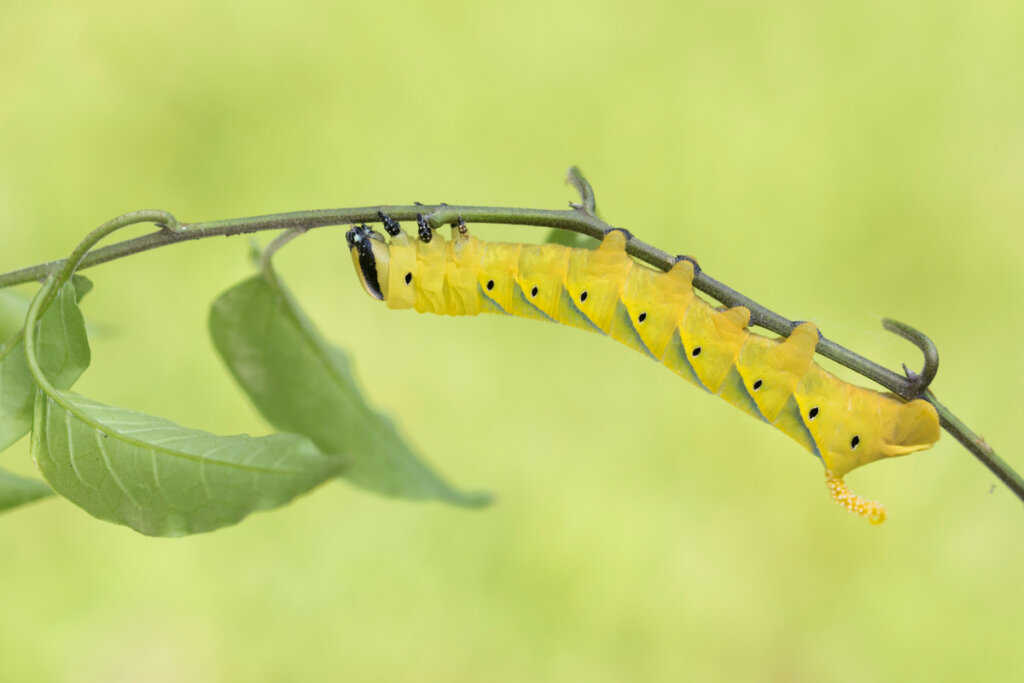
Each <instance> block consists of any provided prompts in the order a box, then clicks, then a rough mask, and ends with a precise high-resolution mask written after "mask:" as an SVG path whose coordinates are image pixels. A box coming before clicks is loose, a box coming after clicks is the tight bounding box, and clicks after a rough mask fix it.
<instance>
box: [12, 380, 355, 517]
mask: <svg viewBox="0 0 1024 683" xmlns="http://www.w3.org/2000/svg"><path fill="white" fill-rule="evenodd" d="M32 455H33V457H34V458H35V461H36V466H37V467H38V468H39V471H40V472H42V474H43V476H44V477H45V478H46V480H47V481H48V482H49V483H50V485H51V486H52V487H53V488H54V490H55V491H56V492H57V493H59V494H61V495H62V496H64V497H65V498H67V499H69V500H70V501H71V502H73V503H75V504H76V505H79V506H81V507H82V508H84V509H85V510H86V512H88V513H89V514H91V515H94V516H96V517H99V518H100V519H104V520H107V521H110V522H116V523H118V524H125V525H127V526H130V527H131V528H133V529H135V530H136V531H140V532H142V533H144V534H148V535H151V536H183V535H185V534H192V533H198V532H202V531H212V530H213V529H217V528H219V527H222V526H227V525H229V524H234V523H236V522H238V521H239V520H241V519H242V518H243V517H245V516H246V515H248V514H249V513H250V512H253V511H255V510H266V509H269V508H273V507H277V506H279V505H283V504H284V503H287V502H288V501H290V500H292V499H293V498H294V497H296V496H297V495H299V494H302V493H305V492H307V491H309V490H310V489H312V488H314V487H315V486H317V485H319V484H321V483H322V482H324V481H325V480H326V479H328V478H331V477H333V476H336V475H337V473H338V472H339V470H341V469H342V468H343V467H345V465H346V462H345V460H344V459H343V458H338V457H330V456H326V455H324V454H323V453H321V452H320V450H319V449H317V447H316V446H315V445H314V444H313V443H312V442H311V441H310V440H309V439H306V438H304V437H301V436H297V435H294V434H274V435H271V436H265V437H259V438H257V437H251V436H247V435H244V434H243V435H237V436H217V435H215V434H209V433H207V432H202V431H199V430H195V429H188V428H186V427H182V426H180V425H177V424H174V423H173V422H170V421H168V420H163V419H161V418H157V417H151V416H149V415H143V414H142V413H137V412H134V411H131V410H124V409H121V408H114V407H111V406H107V405H103V404H102V403H97V402H96V401H93V400H91V399H88V398H85V397H83V396H79V395H77V394H74V393H71V392H64V391H55V392H54V393H53V394H45V393H43V392H42V391H40V392H39V397H38V399H37V401H36V412H35V425H34V427H33V431H32Z"/></svg>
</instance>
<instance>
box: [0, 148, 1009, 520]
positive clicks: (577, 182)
mask: <svg viewBox="0 0 1024 683" xmlns="http://www.w3.org/2000/svg"><path fill="white" fill-rule="evenodd" d="M568 182H569V183H570V184H572V185H573V187H575V188H576V190H577V191H578V192H579V193H580V197H581V199H582V202H583V203H582V204H581V205H579V207H578V208H573V209H569V210H563V211H554V210H548V209H519V208H510V207H490V206H449V205H445V204H439V205H435V206H425V205H411V206H410V205H405V206H370V207H361V208H351V209H327V210H319V211H295V212H291V213H281V214H271V215H266V216H254V217H250V218H236V219H231V220H223V221H206V222H199V223H185V224H179V223H178V222H177V221H176V220H175V219H174V217H173V216H172V215H171V214H169V213H167V212H164V211H138V212H135V213H133V214H126V215H125V216H121V217H119V218H116V219H114V220H113V221H111V222H110V223H108V224H107V225H110V224H112V223H114V222H119V221H125V222H126V223H125V224H127V223H134V222H142V221H152V222H155V223H157V224H158V225H161V226H163V229H161V230H160V231H159V232H154V233H151V234H149V235H144V236H142V237H137V238H135V239H130V240H125V241H124V242H118V243H116V244H112V245H110V246H107V247H103V248H100V249H96V250H92V251H88V253H85V254H84V256H82V255H81V254H78V255H77V256H81V259H80V261H79V263H78V268H79V269H81V268H89V267H91V266H95V265H99V264H101V263H106V262H107V261H113V260H115V259H118V258H122V257H124V256H129V255H131V254H136V253H140V252H143V251H149V250H150V249H156V248H158V247H163V246H167V245H170V244H177V243H179V242H186V241H190V240H198V239H205V238H207V237H222V236H231V235H242V234H250V233H255V232H261V231H266V230H291V231H297V232H305V231H307V230H311V229H314V228H320V227H326V226H332V225H351V224H355V223H377V222H380V220H381V218H380V215H379V214H380V212H384V213H385V214H387V215H389V216H391V217H392V218H394V219H396V220H406V221H408V220H415V219H416V216H417V215H418V214H422V215H423V216H424V217H425V218H426V220H427V222H428V223H429V224H430V226H431V227H433V228H435V229H436V228H439V227H441V226H442V225H446V224H457V223H458V222H459V221H460V219H461V220H465V221H469V222H475V223H494V224H505V225H534V226H543V227H549V228H560V229H563V230H570V231H573V232H578V233H581V234H584V235H588V236H589V237H593V238H596V239H601V238H603V237H604V235H605V234H606V233H607V232H608V231H609V230H612V229H613V227H612V226H611V225H608V224H607V223H605V222H604V221H602V220H600V219H598V218H597V217H596V215H595V213H594V212H595V210H596V202H595V200H594V191H593V188H591V186H590V183H589V182H587V180H586V179H585V178H584V177H583V175H582V173H581V172H580V171H579V169H578V168H576V167H573V168H571V169H569V176H568ZM288 239H290V237H289V238H288ZM83 244H85V243H83ZM279 244H280V243H279ZM626 251H627V253H629V254H631V255H632V256H635V257H636V258H638V259H640V260H641V261H644V262H645V263H648V264H650V265H652V266H654V267H656V268H660V269H662V270H666V271H667V270H669V269H670V268H671V267H672V265H673V264H674V263H675V262H676V258H675V257H673V256H671V255H669V254H668V253H666V252H664V251H661V250H660V249H657V248H655V247H653V246H651V245H649V244H647V243H646V242H643V241H641V240H639V239H637V238H635V237H633V236H632V235H631V234H630V238H629V242H628V243H627V245H626ZM77 256H76V258H77ZM73 262H74V258H72V259H67V260H60V261H51V262H49V263H41V264H38V265H35V266H31V267H28V268H21V269H19V270H14V271H11V272H9V273H4V274H2V275H0V288H3V287H9V286H11V285H15V284H21V283H25V282H32V281H38V280H43V279H45V278H46V277H47V276H49V275H50V274H51V273H53V272H54V271H55V270H57V269H59V268H67V267H68V264H69V263H73ZM71 267H74V266H71ZM693 286H694V287H695V288H696V289H698V290H700V291H702V292H704V293H705V294H708V295H709V296H711V297H712V298H714V299H716V300H717V301H719V302H720V303H722V304H724V305H726V306H745V307H746V308H748V309H749V310H750V324H751V325H756V326H758V327H762V328H764V329H767V330H770V331H772V332H775V333H776V334H779V335H782V336H788V335H789V333H790V332H791V331H792V330H793V328H794V327H795V325H796V323H794V322H793V321H792V320H789V319H788V318H785V317H784V316H781V315H779V314H778V313H775V312H774V311H772V310H770V309H768V308H766V307H764V306H762V305H760V304H758V303H757V302H755V301H754V300H752V299H750V298H749V297H746V296H744V295H742V294H740V293H739V292H737V291H736V290H734V289H732V288H730V287H728V286H726V285H725V284H723V283H721V282H719V281H718V280H716V279H714V278H712V277H711V276H710V275H708V274H707V273H706V272H704V271H703V270H698V272H697V274H696V275H695V276H694V279H693ZM887 329H892V330H893V331H895V332H897V333H898V334H901V336H904V337H906V338H908V339H910V340H911V341H914V342H915V343H917V344H918V346H919V347H921V348H922V350H923V351H924V352H925V356H926V363H925V370H924V371H923V372H922V374H921V376H917V375H914V374H913V373H911V376H909V377H904V376H901V375H899V374H897V373H895V372H893V371H891V370H889V369H887V368H885V367H882V366H881V365H879V364H877V363H875V362H873V361H871V360H868V359H867V358H864V357H863V356H861V355H859V354H857V353H854V352H853V351H851V350H849V349H847V348H845V347H843V346H841V345H839V344H836V343H835V342H833V341H831V340H829V339H827V338H825V337H822V338H821V340H820V341H819V342H818V347H817V352H818V353H820V354H821V355H823V356H825V357H826V358H830V359H832V360H834V361H836V362H837V363H839V364H840V365H844V366H846V367H848V368H850V369H851V370H853V371H854V372H856V373H858V374H860V375H862V376H863V377H866V378H868V379H870V380H873V381H874V382H876V383H878V384H880V385H881V386H883V387H885V388H887V389H889V390H890V391H893V392H895V393H897V394H899V395H900V396H902V397H904V398H907V399H911V398H915V397H918V396H920V397H921V398H924V399H925V400H927V401H929V402H930V403H932V405H934V406H935V408H936V411H938V413H939V417H940V421H941V423H942V426H943V428H945V429H946V431H947V432H949V433H950V434H951V435H953V437H954V438H956V439H957V440H958V441H959V442H960V443H961V444H963V445H964V446H965V447H966V448H967V449H968V450H969V451H970V452H971V453H973V454H974V456H975V457H976V458H978V460H980V461H981V462H982V463H983V464H984V465H985V466H986V467H988V468H989V469H990V470H991V471H992V472H994V473H995V474H996V476H997V477H999V479H1000V480H1001V481H1002V482H1003V483H1005V484H1006V485H1007V487H1009V488H1010V490H1011V491H1013V492H1014V494H1016V495H1017V497H1018V498H1020V499H1021V500H1022V501H1024V480H1022V479H1021V477H1020V475H1018V474H1017V473H1016V472H1014V470H1013V468H1011V467H1010V466H1009V465H1008V464H1006V462H1004V461H1003V460H1002V459H1001V458H999V456H997V455H996V454H995V452H994V451H993V450H992V448H991V447H990V446H989V445H988V444H987V443H985V441H984V440H983V439H982V438H981V437H979V436H978V435H976V434H974V432H972V431H971V430H970V429H968V428H967V427H966V426H965V425H964V424H963V423H962V422H960V421H959V420H958V419H957V418H956V416H954V415H953V414H952V413H951V412H950V411H949V409H947V408H946V407H945V406H943V405H942V404H941V403H939V402H938V400H937V399H936V398H935V396H934V394H932V393H931V391H927V390H925V389H926V387H927V385H928V382H930V380H931V377H934V370H937V367H938V355H937V353H936V354H935V356H934V359H932V358H931V356H929V351H928V350H927V349H926V346H925V345H923V342H921V341H920V340H919V339H918V338H916V337H914V336H908V335H909V334H910V333H909V332H907V330H912V328H908V327H907V326H905V325H902V324H900V323H895V327H889V325H888V324H887ZM904 333H906V334H904ZM913 333H915V334H917V335H920V333H918V332H917V331H916V330H913ZM920 337H922V338H924V339H927V337H924V335H920ZM928 344H930V341H929V342H928ZM931 348H932V349H933V350H934V345H932V346H931ZM929 373H930V376H929ZM922 392H923V393H922Z"/></svg>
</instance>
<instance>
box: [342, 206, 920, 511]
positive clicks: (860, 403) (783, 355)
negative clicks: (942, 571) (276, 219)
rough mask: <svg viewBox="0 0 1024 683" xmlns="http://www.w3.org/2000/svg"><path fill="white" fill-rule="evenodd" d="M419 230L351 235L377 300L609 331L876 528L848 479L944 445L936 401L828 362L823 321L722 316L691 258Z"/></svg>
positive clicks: (609, 244) (872, 506)
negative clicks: (756, 325)
mask: <svg viewBox="0 0 1024 683" xmlns="http://www.w3.org/2000/svg"><path fill="white" fill-rule="evenodd" d="M418 223H419V226H420V230H419V235H418V236H419V237H420V240H414V239H411V238H410V237H409V236H408V235H407V234H405V233H404V232H400V233H399V234H398V235H395V236H393V237H392V239H391V241H390V243H387V244H385V243H384V242H383V238H382V237H381V236H380V235H377V234H376V233H374V234H373V235H371V234H370V233H371V231H370V230H369V229H368V228H365V227H361V228H353V229H352V230H351V231H349V235H350V237H349V247H350V250H351V253H352V259H353V262H354V264H355V267H356V271H357V273H358V274H359V279H360V282H362V284H363V287H364V288H365V289H366V291H367V292H368V293H369V294H370V295H371V296H372V297H374V298H376V299H382V300H383V301H385V303H386V304H387V305H388V307H389V308H413V309H415V310H417V311H419V312H421V313H439V314H445V315H476V314H479V313H500V314H506V315H515V316H521V317H526V318H535V319H539V320H553V321H556V322H560V323H563V324H566V325H570V326H572V327H578V328H581V329H585V330H590V331H596V332H600V333H603V334H607V335H609V336H611V337H612V338H613V339H616V340H618V341H620V342H622V343H624V344H626V345H627V346H630V347H632V348H634V349H636V350H638V351H641V352H643V353H645V354H647V355H649V356H651V357H652V358H654V359H655V360H657V361H659V362H661V363H663V364H664V365H665V366H667V367H668V368H669V369H671V370H672V371H673V372H675V373H677V374H679V375H680V376H681V377H683V378H684V379H686V380H688V381H690V382H692V383H693V384H695V385H697V386H699V387H701V388H703V389H705V390H706V391H708V392H710V393H713V394H715V395H718V396H720V397H722V398H723V399H725V400H726V401H728V402H729V403H731V404H733V405H735V406H736V407H738V408H740V409H741V410H742V411H744V412H746V413H748V414H750V415H752V416H754V417H756V418H758V419H760V420H762V421H764V422H766V423H768V424H771V425H772V426H774V427H776V428H777V429H779V430H781V431H782V432H784V433H785V434H787V435H788V436H790V437H791V438H792V439H794V440H795V441H797V442H798V443H799V444H801V445H802V446H804V447H805V448H806V449H807V450H808V451H810V452H811V453H812V454H814V455H815V456H817V457H818V458H820V460H821V462H822V464H823V465H824V467H825V473H826V483H827V485H828V490H829V492H830V493H831V494H832V497H833V498H834V499H835V500H836V501H837V502H838V503H840V504H841V505H843V506H844V507H846V508H847V509H849V510H852V511H854V512H856V513H858V514H860V515H863V516H865V517H867V518H868V519H870V520H871V521H872V522H873V523H880V522H881V521H883V520H884V518H885V508H884V507H883V506H882V505H880V504H878V503H874V502H872V501H867V500H864V499H863V498H860V497H859V496H857V495H855V494H853V493H852V492H850V490H849V489H848V488H846V485H845V484H844V483H843V481H842V477H843V476H844V475H846V474H847V473H848V472H850V471H851V470H853V469H855V468H857V467H860V466H862V465H866V464H868V463H871V462H874V461H876V460H880V459H883V458H887V457H894V456H899V455H906V454H908V453H912V452H914V451H919V450H922V449H925V448H928V447H930V446H931V445H932V444H933V443H935V441H937V440H938V438H939V421H938V415H937V414H936V412H935V408H934V407H933V406H932V405H931V404H930V403H928V402H926V401H923V400H914V401H910V402H904V401H903V400H902V399H899V398H898V397H895V396H893V395H891V394H884V393H880V392H877V391H873V390H871V389H867V388H864V387H860V386H856V385H853V384H849V383H847V382H844V381H842V380H840V379H838V378H836V377H834V376H833V375H831V374H830V373H828V372H826V371H825V370H824V369H822V368H821V367H820V366H819V365H818V364H817V363H815V362H814V351H815V348H816V346H817V343H818V339H819V332H818V329H817V328H816V327H815V326H814V325H812V324H811V323H802V324H800V325H798V326H796V327H795V329H794V330H793V331H792V332H791V333H790V335H789V337H787V338H785V339H771V338H768V337H764V336H762V335H759V334H756V333H754V332H751V331H750V330H748V329H747V325H748V324H749V322H750V312H749V311H748V310H747V309H746V308H743V307H742V306H738V307H736V308H730V309H727V310H716V309H715V308H714V307H712V306H711V305H710V304H708V303H707V302H706V301H705V300H704V299H702V298H701V297H700V296H697V294H696V293H695V292H694V290H693V287H692V281H693V275H694V268H695V262H694V261H693V260H692V259H690V258H689V257H682V258H680V259H678V260H677V261H676V263H675V265H674V266H673V267H672V269H671V270H669V271H668V272H661V271H657V270H654V269H652V268H648V267H647V266H644V265H642V264H639V263H637V262H635V261H634V260H633V259H632V258H631V257H630V256H628V255H627V254H626V251H625V246H626V241H627V238H626V235H625V234H623V233H622V232H621V231H612V232H610V233H608V235H606V236H605V238H604V240H603V241H602V243H601V246H600V247H599V248H598V249H596V250H589V249H573V248H569V247H565V246H562V245H559V244H543V245H526V244H515V243H485V242H483V241H481V240H479V239H477V238H475V237H472V236H470V235H468V234H466V233H463V232H461V231H453V233H454V234H453V235H452V239H451V240H450V241H449V240H445V239H443V238H439V239H436V240H432V239H431V237H432V234H431V230H430V228H429V226H428V225H427V224H426V220H425V219H423V218H422V217H418ZM386 227H387V226H386ZM410 275H412V277H411V282H410ZM403 283H404V285H407V286H403ZM526 293H529V296H527V295H526ZM577 302H579V304H583V303H584V302H585V303H586V306H585V307H583V308H581V307H580V306H579V305H577ZM634 321H636V323H643V325H637V324H636V323H634ZM698 357H699V358H700V361H699V362H696V359H697V358H698ZM748 387H750V389H749V390H748Z"/></svg>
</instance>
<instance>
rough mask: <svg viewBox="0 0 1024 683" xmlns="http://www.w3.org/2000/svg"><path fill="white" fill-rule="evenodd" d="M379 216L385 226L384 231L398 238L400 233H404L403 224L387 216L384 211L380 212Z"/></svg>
mask: <svg viewBox="0 0 1024 683" xmlns="http://www.w3.org/2000/svg"><path fill="white" fill-rule="evenodd" d="M377 216H378V217H379V218H380V222H381V223H383V224H384V231H385V232H387V234H389V235H391V236H392V237H397V236H398V233H400V232H402V226H401V224H400V223H399V222H398V221H396V220H395V219H394V218H392V217H391V216H389V215H387V214H386V213H384V212H383V211H378V212H377Z"/></svg>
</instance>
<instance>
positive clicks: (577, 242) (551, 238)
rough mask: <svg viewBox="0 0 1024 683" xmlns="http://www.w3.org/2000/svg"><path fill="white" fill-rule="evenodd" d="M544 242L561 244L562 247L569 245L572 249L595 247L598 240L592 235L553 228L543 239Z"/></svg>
mask: <svg viewBox="0 0 1024 683" xmlns="http://www.w3.org/2000/svg"><path fill="white" fill-rule="evenodd" d="M544 243H545V244H561V245H562V246H563V247H571V248H573V249H597V245H598V244H599V242H598V241H597V240H595V239H594V238H593V237H588V236H587V235H584V234H582V233H579V232H573V231H571V230H559V229H557V228H556V229H554V230H552V231H551V233H550V234H548V238H547V239H546V240H544Z"/></svg>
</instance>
